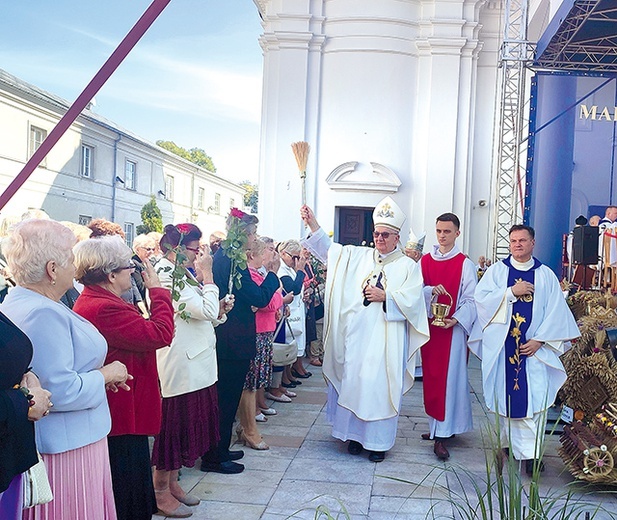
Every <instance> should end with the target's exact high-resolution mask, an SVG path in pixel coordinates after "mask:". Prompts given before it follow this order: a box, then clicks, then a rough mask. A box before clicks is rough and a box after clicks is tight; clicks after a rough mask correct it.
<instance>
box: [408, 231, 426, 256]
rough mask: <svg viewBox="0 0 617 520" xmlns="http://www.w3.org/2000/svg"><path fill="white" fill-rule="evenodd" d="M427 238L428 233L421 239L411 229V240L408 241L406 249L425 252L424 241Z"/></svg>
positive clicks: (423, 234) (422, 235)
mask: <svg viewBox="0 0 617 520" xmlns="http://www.w3.org/2000/svg"><path fill="white" fill-rule="evenodd" d="M425 238H426V231H425V232H424V233H422V234H421V235H420V236H419V237H417V236H416V234H415V233H414V232H413V229H411V228H410V229H409V238H408V239H407V244H406V245H405V248H407V249H415V250H416V251H419V252H420V253H421V252H422V251H423V250H424V239H425Z"/></svg>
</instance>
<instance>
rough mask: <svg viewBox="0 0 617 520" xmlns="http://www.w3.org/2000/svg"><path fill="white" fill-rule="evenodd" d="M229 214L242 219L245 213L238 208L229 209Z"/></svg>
mask: <svg viewBox="0 0 617 520" xmlns="http://www.w3.org/2000/svg"><path fill="white" fill-rule="evenodd" d="M229 214H230V215H231V216H232V217H236V218H242V217H244V215H246V213H244V211H241V210H239V209H238V208H231V210H230V211H229Z"/></svg>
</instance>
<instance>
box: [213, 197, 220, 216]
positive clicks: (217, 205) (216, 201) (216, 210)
mask: <svg viewBox="0 0 617 520" xmlns="http://www.w3.org/2000/svg"><path fill="white" fill-rule="evenodd" d="M214 213H216V214H217V215H219V214H220V213H221V194H220V193H215V194H214Z"/></svg>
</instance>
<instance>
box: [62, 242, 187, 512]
mask: <svg viewBox="0 0 617 520" xmlns="http://www.w3.org/2000/svg"><path fill="white" fill-rule="evenodd" d="M131 255H132V252H131V250H130V248H129V247H128V246H127V245H126V244H125V243H124V241H123V240H122V239H121V238H120V237H119V236H109V237H102V238H94V239H88V240H85V241H83V242H80V243H79V244H77V246H75V266H76V274H75V278H76V279H77V280H78V281H80V282H81V283H82V284H84V286H85V287H84V290H83V292H82V293H81V296H80V297H79V298H78V299H77V301H76V303H75V306H74V308H73V310H74V311H75V312H76V313H77V314H79V315H81V316H83V317H84V318H86V319H87V320H89V321H90V322H91V323H92V324H93V325H94V326H95V327H96V328H97V329H98V330H99V332H100V333H101V334H102V335H103V336H104V337H105V339H106V340H107V343H108V351H107V360H106V361H105V363H111V362H112V361H115V360H118V361H121V362H122V363H124V364H125V365H126V367H127V370H128V373H129V374H131V375H132V376H133V381H130V382H129V384H130V386H131V391H130V392H117V389H116V388H114V387H111V388H108V390H111V392H108V401H109V409H110V412H111V432H110V434H109V437H108V444H109V459H110V463H111V473H112V482H113V489H114V499H115V503H116V510H117V514H118V520H149V519H150V518H151V517H152V514H153V513H155V512H156V510H157V508H156V499H155V495H154V487H153V485H152V474H151V469H150V450H149V446H148V435H155V434H157V433H159V430H160V428H161V397H160V392H159V386H158V372H157V368H156V352H155V351H156V350H157V349H158V348H161V347H164V346H166V345H169V344H170V343H171V340H172V339H173V335H174V321H173V307H172V304H171V295H170V292H169V290H168V289H165V288H163V287H161V284H160V282H159V280H158V277H157V275H156V272H155V271H154V269H153V268H152V266H151V265H150V264H149V263H146V269H145V270H144V271H143V272H142V276H143V279H144V284H145V286H146V288H147V289H148V292H149V295H150V301H151V307H150V311H151V316H150V319H149V320H146V319H144V318H143V316H142V315H141V313H140V312H139V310H138V309H137V308H136V307H135V306H133V305H131V304H129V303H126V302H125V301H124V300H123V299H122V298H121V297H120V295H121V294H123V293H124V292H126V291H127V290H128V289H130V288H131V273H132V271H133V270H134V268H135V266H134V265H133V263H132V262H131ZM176 484H177V483H176ZM178 488H179V486H178ZM178 493H179V491H178ZM182 493H183V492H182Z"/></svg>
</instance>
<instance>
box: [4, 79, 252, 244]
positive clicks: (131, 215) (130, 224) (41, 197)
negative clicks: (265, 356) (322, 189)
mask: <svg viewBox="0 0 617 520" xmlns="http://www.w3.org/2000/svg"><path fill="white" fill-rule="evenodd" d="M69 106H70V104H69V103H68V102H67V101H65V100H63V99H61V98H59V97H57V96H54V95H53V94H50V93H48V92H45V91H43V90H41V89H38V88H37V87H35V86H33V85H30V84H28V83H26V82H24V81H21V80H19V79H18V78H16V77H14V76H12V75H10V74H8V73H7V72H5V71H3V70H1V69H0V190H4V189H5V188H6V187H7V186H8V184H9V183H10V182H11V181H12V180H13V179H14V178H15V176H16V175H17V174H18V173H19V172H20V171H21V169H22V168H23V166H24V165H25V164H26V162H27V160H28V159H29V158H30V157H31V156H32V154H33V153H34V151H35V150H36V149H37V148H38V147H39V146H40V145H41V143H42V142H43V140H44V139H45V137H46V136H47V134H48V133H49V132H50V131H51V130H52V128H53V127H54V126H55V125H56V124H57V123H58V121H59V120H60V118H61V117H62V116H63V115H64V113H65V112H66V111H67V109H68V108H69ZM152 195H154V196H155V198H156V201H157V204H158V206H159V208H160V209H161V211H162V213H163V222H164V223H166V224H167V223H170V222H193V223H195V224H196V225H198V226H199V227H200V228H201V229H202V231H203V232H204V233H205V234H209V233H211V232H212V231H215V230H220V229H224V224H225V217H226V215H227V212H228V209H229V208H230V207H232V206H239V207H241V206H242V204H243V195H244V189H243V188H242V187H241V186H239V185H237V184H234V183H232V182H229V181H227V180H225V179H223V178H221V177H220V176H218V175H216V174H214V173H212V172H210V171H208V170H206V169H204V168H201V167H199V166H196V165H195V164H193V163H191V162H189V161H186V160H185V159H182V158H180V157H178V156H176V155H174V154H172V153H170V152H168V151H166V150H164V149H162V148H160V147H159V146H156V145H155V144H153V143H150V142H148V141H145V140H144V139H142V138H140V137H138V136H137V135H135V134H133V133H131V132H130V131H127V130H124V129H122V128H119V127H118V126H117V125H115V124H114V123H112V122H111V121H108V120H106V119H105V118H103V117H101V116H99V115H98V114H96V113H95V112H93V111H92V107H89V108H88V109H86V110H84V111H83V113H82V114H81V115H80V116H79V117H78V118H77V120H76V121H75V122H74V123H73V124H72V125H71V127H70V129H69V130H68V131H67V132H66V133H65V134H64V135H63V136H62V138H61V139H60V140H59V142H58V143H57V144H56V146H55V147H54V148H53V149H52V150H51V151H50V153H49V154H48V155H47V157H46V158H45V160H44V161H43V163H42V164H41V165H39V167H38V168H37V169H36V170H35V171H34V173H33V174H32V175H31V176H30V178H29V179H28V180H27V181H26V183H25V184H24V185H23V186H22V188H21V189H20V190H19V191H18V192H17V194H16V195H15V196H14V197H13V198H12V199H11V201H10V202H9V203H8V204H7V205H6V206H5V208H4V209H2V211H1V213H0V219H1V218H7V217H9V218H10V217H19V216H20V215H21V214H22V213H24V212H25V211H27V210H28V209H32V208H35V209H43V210H45V211H46V212H47V213H48V214H49V215H50V216H51V217H52V218H53V219H56V220H69V221H73V222H79V223H87V222H88V221H89V220H90V219H92V218H97V217H103V218H106V219H109V220H112V221H114V222H117V223H119V224H121V225H122V226H123V227H124V229H125V232H126V234H127V241H128V242H129V243H130V242H131V241H132V238H133V237H134V235H135V229H136V227H137V226H138V225H139V224H141V216H140V211H141V208H142V207H143V205H144V204H145V203H146V202H148V201H149V200H150V197H151V196H152Z"/></svg>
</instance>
